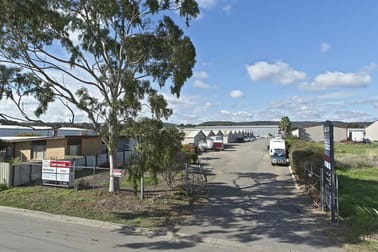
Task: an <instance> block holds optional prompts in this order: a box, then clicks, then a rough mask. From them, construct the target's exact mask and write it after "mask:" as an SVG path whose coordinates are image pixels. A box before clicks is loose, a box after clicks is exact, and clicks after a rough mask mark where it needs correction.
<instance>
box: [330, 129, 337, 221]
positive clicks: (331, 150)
mask: <svg viewBox="0 0 378 252" xmlns="http://www.w3.org/2000/svg"><path fill="white" fill-rule="evenodd" d="M330 125H331V127H330V160H331V162H330V163H331V222H332V223H336V213H335V212H336V211H335V210H336V205H335V193H336V192H335V186H336V184H335V182H336V181H335V180H336V178H335V167H334V165H335V162H334V160H335V156H334V142H333V141H334V136H333V125H332V123H331V124H330Z"/></svg>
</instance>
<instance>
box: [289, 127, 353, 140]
mask: <svg viewBox="0 0 378 252" xmlns="http://www.w3.org/2000/svg"><path fill="white" fill-rule="evenodd" d="M323 130H324V126H323V124H321V125H318V126H313V127H307V128H301V129H297V130H295V131H293V132H292V133H293V135H295V136H297V137H298V138H300V139H302V140H305V141H314V142H321V141H323V140H324V132H323ZM333 137H334V141H335V142H341V141H345V140H347V129H346V128H340V127H333Z"/></svg>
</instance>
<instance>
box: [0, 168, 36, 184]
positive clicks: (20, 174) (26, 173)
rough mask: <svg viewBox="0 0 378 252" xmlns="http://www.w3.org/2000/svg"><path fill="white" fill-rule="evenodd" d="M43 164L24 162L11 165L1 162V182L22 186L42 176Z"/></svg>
mask: <svg viewBox="0 0 378 252" xmlns="http://www.w3.org/2000/svg"><path fill="white" fill-rule="evenodd" d="M41 174H42V165H41V164H40V163H24V164H20V165H11V164H9V163H0V184H5V185H6V186H8V187H10V186H20V185H26V184H30V183H32V182H33V181H35V180H38V179H40V178H41Z"/></svg>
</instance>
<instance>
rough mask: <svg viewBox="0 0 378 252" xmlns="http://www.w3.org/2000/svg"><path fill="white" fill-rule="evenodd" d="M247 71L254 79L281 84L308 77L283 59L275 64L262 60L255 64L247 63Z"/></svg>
mask: <svg viewBox="0 0 378 252" xmlns="http://www.w3.org/2000/svg"><path fill="white" fill-rule="evenodd" d="M247 72H248V75H249V77H250V79H251V80H252V81H262V80H265V81H271V82H274V83H279V84H291V83H293V82H296V81H300V80H304V79H305V78H306V73H304V72H302V71H298V70H295V69H293V68H292V67H290V66H289V65H288V64H287V63H285V62H282V61H277V62H275V63H273V64H270V63H268V62H266V61H260V62H257V63H255V64H254V65H247Z"/></svg>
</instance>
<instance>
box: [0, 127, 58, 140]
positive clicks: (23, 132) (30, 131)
mask: <svg viewBox="0 0 378 252" xmlns="http://www.w3.org/2000/svg"><path fill="white" fill-rule="evenodd" d="M27 135H29V136H31V135H35V136H53V135H54V130H53V128H52V127H46V126H31V127H26V126H19V125H0V137H15V136H27Z"/></svg>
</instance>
